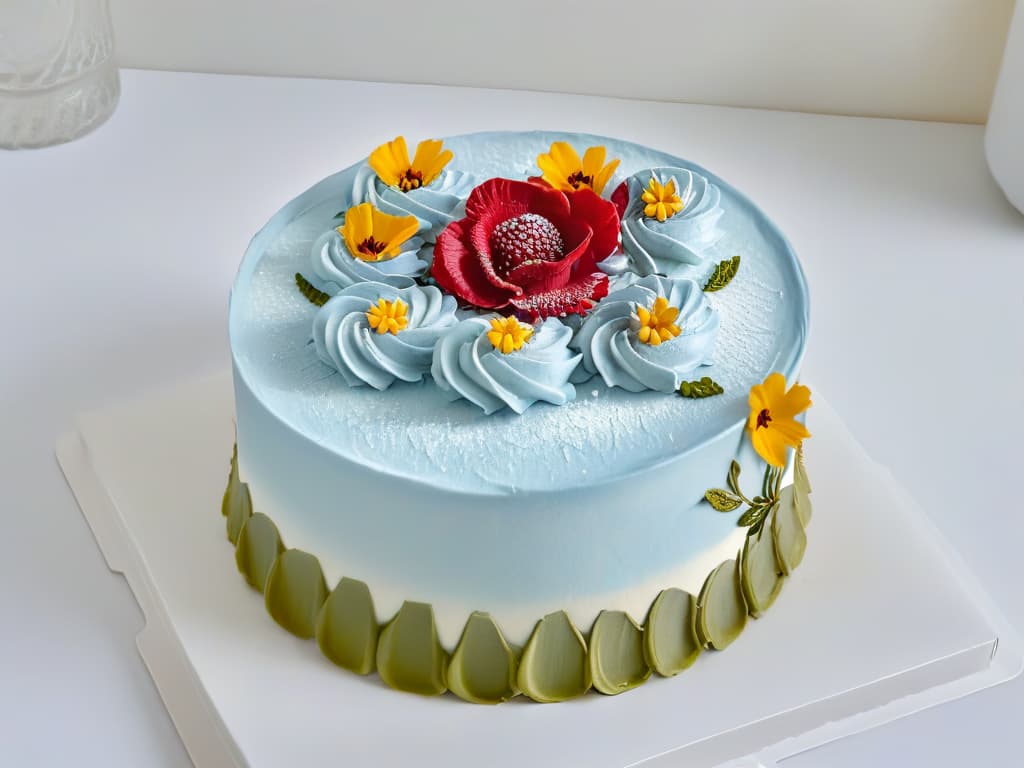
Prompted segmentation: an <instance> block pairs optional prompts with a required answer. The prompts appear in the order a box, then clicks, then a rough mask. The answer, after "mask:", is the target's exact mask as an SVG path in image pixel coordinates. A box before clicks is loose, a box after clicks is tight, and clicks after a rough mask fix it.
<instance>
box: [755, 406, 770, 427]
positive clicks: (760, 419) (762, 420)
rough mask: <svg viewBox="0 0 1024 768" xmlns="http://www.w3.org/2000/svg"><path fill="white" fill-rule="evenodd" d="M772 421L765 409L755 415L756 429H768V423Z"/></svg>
mask: <svg viewBox="0 0 1024 768" xmlns="http://www.w3.org/2000/svg"><path fill="white" fill-rule="evenodd" d="M771 420H772V415H771V413H769V412H768V409H767V408H762V409H761V412H760V413H759V414H757V429H760V428H761V427H764V428H765V429H767V428H768V422H769V421H771Z"/></svg>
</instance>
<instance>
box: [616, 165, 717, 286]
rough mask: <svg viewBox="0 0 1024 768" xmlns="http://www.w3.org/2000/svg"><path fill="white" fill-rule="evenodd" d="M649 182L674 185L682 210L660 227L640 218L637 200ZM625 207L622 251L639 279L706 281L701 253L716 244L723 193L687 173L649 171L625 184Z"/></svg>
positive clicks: (654, 221) (641, 206) (640, 202)
mask: <svg viewBox="0 0 1024 768" xmlns="http://www.w3.org/2000/svg"><path fill="white" fill-rule="evenodd" d="M651 176H654V178H656V179H657V180H658V182H659V183H660V184H667V183H668V182H669V181H670V180H673V179H674V180H675V185H676V193H677V194H678V195H679V197H680V199H681V201H682V202H683V210H681V211H680V212H679V213H677V214H675V215H674V216H671V217H669V218H667V219H665V221H658V220H657V219H656V218H650V217H648V216H645V215H644V206H645V205H646V204H645V203H644V201H643V200H642V199H641V196H642V195H643V193H644V190H645V189H647V186H648V184H649V183H650V181H651ZM626 183H627V184H628V190H629V204H628V205H627V206H626V212H625V213H624V214H623V216H622V247H623V249H624V250H625V251H626V253H628V254H629V256H630V258H631V260H632V262H633V269H634V270H635V271H636V272H637V273H638V274H640V275H654V274H661V275H668V276H669V277H695V278H703V277H706V275H705V274H704V273H705V272H706V271H707V267H708V264H707V259H706V258H705V257H704V256H703V252H704V251H705V250H706V249H707V248H709V247H711V246H712V245H714V244H715V243H716V242H718V240H719V239H721V237H722V231H721V230H720V229H719V228H718V220H719V219H720V218H722V214H723V213H724V211H723V209H722V206H721V200H722V193H721V192H720V191H719V189H718V187H716V186H715V185H714V184H712V183H711V182H709V181H708V180H707V179H706V178H705V177H703V176H701V175H700V174H698V173H694V172H693V171H690V170H688V169H686V168H670V167H662V168H650V169H648V170H644V171H640V172H639V173H635V174H633V175H632V176H630V177H629V179H627V182H626Z"/></svg>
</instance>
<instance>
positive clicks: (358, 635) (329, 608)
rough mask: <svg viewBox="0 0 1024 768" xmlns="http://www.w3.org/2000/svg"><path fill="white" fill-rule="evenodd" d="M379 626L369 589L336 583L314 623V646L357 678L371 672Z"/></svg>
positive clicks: (354, 582) (346, 580) (353, 581)
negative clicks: (353, 673)
mask: <svg viewBox="0 0 1024 768" xmlns="http://www.w3.org/2000/svg"><path fill="white" fill-rule="evenodd" d="M379 636H380V626H379V625H378V624H377V612H376V611H375V610H374V608H373V598H372V597H371V596H370V589H369V587H367V586H366V584H364V583H363V582H361V581H358V580H357V579H349V578H347V577H346V578H343V579H342V580H341V581H339V582H338V586H336V587H335V588H334V591H333V592H331V594H330V596H329V597H328V598H327V601H326V602H325V603H324V604H323V607H322V608H321V609H320V615H319V616H318V617H317V620H316V644H317V645H318V646H319V647H320V650H321V651H322V652H323V654H324V656H326V657H327V658H328V659H330V660H331V661H333V662H334V663H335V664H337V665H338V666H339V667H344V668H345V669H349V670H351V671H353V672H355V673H356V674H357V675H368V674H370V673H371V672H373V670H374V668H375V667H376V661H377V639H378V637H379Z"/></svg>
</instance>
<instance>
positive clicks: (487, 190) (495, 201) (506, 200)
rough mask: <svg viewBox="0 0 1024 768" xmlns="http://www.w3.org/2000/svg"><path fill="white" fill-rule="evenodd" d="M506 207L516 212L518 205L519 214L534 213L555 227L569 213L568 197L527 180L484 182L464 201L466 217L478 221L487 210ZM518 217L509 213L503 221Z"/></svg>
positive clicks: (490, 180)
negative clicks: (548, 220) (519, 207)
mask: <svg viewBox="0 0 1024 768" xmlns="http://www.w3.org/2000/svg"><path fill="white" fill-rule="evenodd" d="M506 206H508V208H507V210H517V209H518V206H524V207H523V208H522V209H521V210H520V213H525V212H526V211H531V212H533V213H538V214H540V215H541V216H543V217H545V218H547V219H550V220H551V221H552V222H554V224H555V225H556V226H557V225H558V221H559V220H561V219H565V218H566V217H568V216H569V214H570V208H569V200H568V198H566V196H565V195H564V194H562V193H561V192H559V191H558V190H557V189H553V188H551V187H542V186H541V185H540V184H531V183H530V182H528V181H515V180H513V179H488V180H487V181H485V182H484V183H483V184H480V185H479V186H478V187H476V189H474V190H473V191H472V192H470V193H469V199H468V200H467V201H466V217H467V218H470V219H480V218H483V216H484V215H485V214H486V213H487V212H488V211H491V210H494V209H500V208H503V207H506ZM518 215H519V214H518V213H512V214H510V215H508V216H505V218H511V217H512V216H518ZM501 221H504V219H502V220H501ZM496 223H498V222H496ZM488 234H490V233H488Z"/></svg>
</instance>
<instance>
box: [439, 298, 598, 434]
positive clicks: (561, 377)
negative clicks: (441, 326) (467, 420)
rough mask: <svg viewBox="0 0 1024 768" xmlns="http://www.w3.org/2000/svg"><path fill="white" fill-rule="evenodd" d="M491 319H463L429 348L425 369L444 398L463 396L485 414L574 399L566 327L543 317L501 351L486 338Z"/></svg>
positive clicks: (574, 357)
mask: <svg viewBox="0 0 1024 768" xmlns="http://www.w3.org/2000/svg"><path fill="white" fill-rule="evenodd" d="M491 317H494V316H493V315H491V316H483V317H471V318H468V319H466V320H463V321H462V322H460V323H459V324H458V325H456V326H455V327H453V328H451V329H449V330H448V331H446V332H445V334H444V335H443V336H442V337H441V338H440V340H438V342H437V346H436V347H435V348H434V360H433V364H432V365H431V368H430V373H431V375H432V376H433V377H434V381H435V382H436V383H437V385H438V386H439V387H440V388H441V389H442V390H444V391H445V392H446V393H447V394H448V397H449V399H450V400H453V401H454V400H458V399H459V398H465V399H466V400H469V401H470V402H471V403H473V404H474V405H476V406H478V407H480V408H482V409H483V411H484V413H486V414H491V413H494V412H495V411H498V410H500V409H502V408H504V407H505V406H508V407H509V408H511V409H512V410H513V411H515V412H516V413H523V411H525V410H526V409H527V408H529V407H530V406H531V405H533V404H534V403H536V402H540V401H543V402H547V403H552V404H554V405H565V404H566V403H568V402H570V401H572V400H574V399H576V388H575V387H574V386H573V385H572V384H570V383H569V377H570V376H571V375H572V372H573V370H574V369H575V368H576V366H577V364H579V362H580V356H579V355H573V354H572V352H570V351H569V348H568V345H569V340H570V339H571V338H572V329H570V328H567V327H566V326H564V325H562V323H560V322H559V321H558V320H556V319H555V318H553V317H549V318H547V319H546V320H544V321H543V322H542V323H539V324H538V325H536V326H534V330H533V334H532V335H531V336H530V338H529V340H528V341H527V342H526V343H525V344H524V345H523V346H522V348H521V349H518V350H516V351H515V352H510V353H508V354H502V353H501V352H500V351H498V350H497V349H495V348H494V345H493V344H491V342H490V341H489V340H488V339H487V332H488V331H489V330H490V328H491V323H490V318H491Z"/></svg>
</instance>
